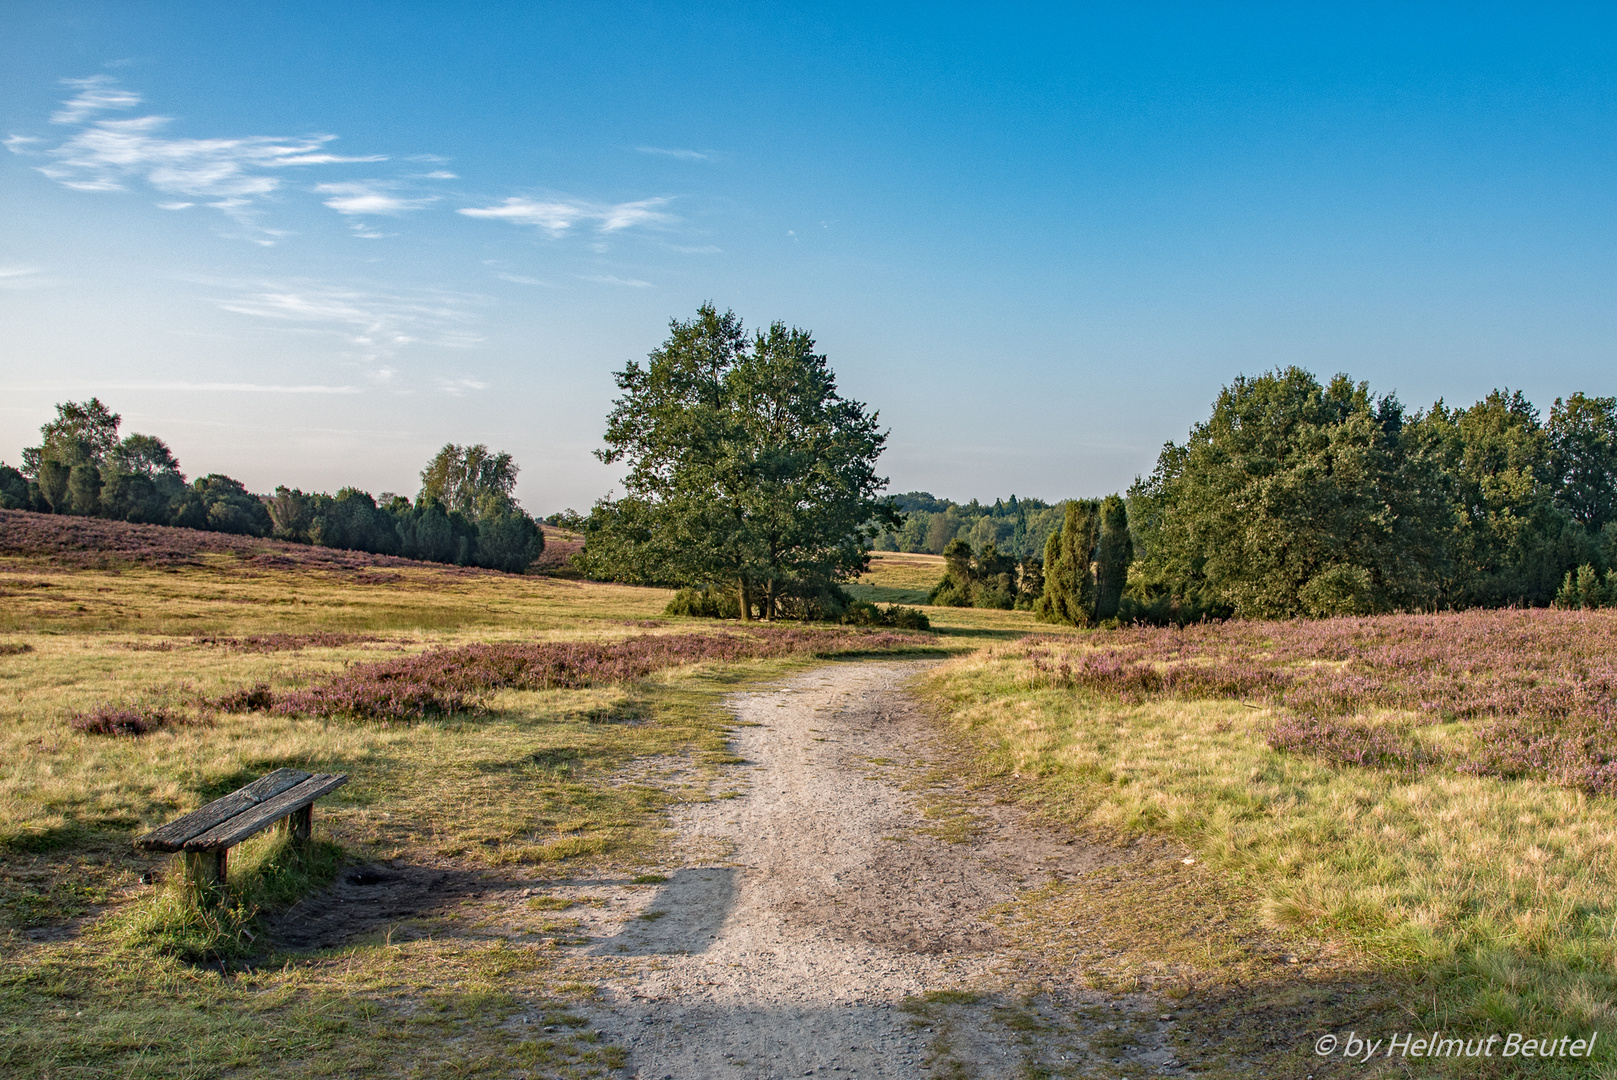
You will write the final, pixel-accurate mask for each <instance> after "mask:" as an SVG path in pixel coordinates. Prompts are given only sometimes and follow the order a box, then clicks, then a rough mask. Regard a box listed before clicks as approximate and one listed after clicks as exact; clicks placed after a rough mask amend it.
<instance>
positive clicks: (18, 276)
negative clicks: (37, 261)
mask: <svg viewBox="0 0 1617 1080" xmlns="http://www.w3.org/2000/svg"><path fill="white" fill-rule="evenodd" d="M48 283H49V282H48V280H47V279H46V277H45V272H44V271H43V270H41V269H40V268H39V267H37V266H0V289H32V288H34V287H35V286H38V285H45V284H48Z"/></svg>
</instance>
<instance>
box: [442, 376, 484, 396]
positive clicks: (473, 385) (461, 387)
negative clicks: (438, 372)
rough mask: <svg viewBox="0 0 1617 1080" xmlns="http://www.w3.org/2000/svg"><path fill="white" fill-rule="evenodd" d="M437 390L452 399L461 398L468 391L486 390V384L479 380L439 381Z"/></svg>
mask: <svg viewBox="0 0 1617 1080" xmlns="http://www.w3.org/2000/svg"><path fill="white" fill-rule="evenodd" d="M438 389H440V390H442V391H443V392H444V393H446V394H450V395H452V396H454V397H462V396H464V395H465V394H466V393H467V392H468V391H472V390H487V389H488V383H486V382H483V381H481V380H480V379H439V380H438Z"/></svg>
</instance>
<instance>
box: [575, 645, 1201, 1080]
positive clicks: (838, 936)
mask: <svg viewBox="0 0 1617 1080" xmlns="http://www.w3.org/2000/svg"><path fill="white" fill-rule="evenodd" d="M924 667H925V664H924V663H916V662H896V663H895V662H872V663H840V664H830V665H827V666H825V667H821V668H818V669H815V670H814V671H811V672H808V673H805V674H803V675H800V676H797V677H795V678H793V679H791V680H790V681H788V682H786V683H784V684H783V685H781V686H780V687H778V688H776V689H771V690H766V691H760V692H755V693H748V694H742V695H738V696H737V697H736V698H735V699H733V704H734V708H735V710H736V714H737V717H738V719H739V720H740V721H741V722H742V724H743V726H742V727H741V728H740V729H739V731H738V733H737V735H736V738H735V740H734V748H735V752H736V753H737V754H738V755H740V756H741V757H743V758H745V759H746V760H747V762H748V765H747V766H745V767H742V768H741V769H739V770H737V771H739V772H741V773H742V774H743V775H744V776H745V781H744V782H736V783H737V787H736V791H735V793H734V797H732V798H716V799H714V800H713V801H711V802H705V803H695V804H688V805H686V806H684V807H682V808H680V810H679V811H678V812H677V813H676V815H675V819H674V825H675V828H676V832H677V836H678V840H677V843H676V845H675V846H674V848H672V849H671V850H670V852H669V854H668V858H667V860H666V864H667V865H666V868H665V869H663V870H662V873H663V874H665V875H667V878H668V880H667V881H666V883H664V884H661V885H659V886H657V887H655V888H646V887H644V886H641V887H634V888H631V887H628V883H624V882H616V883H613V882H600V881H596V882H577V883H574V884H573V885H572V886H570V887H566V888H563V889H558V890H553V891H556V892H559V893H561V894H563V895H566V894H568V893H571V894H572V895H573V896H574V897H575V898H576V899H579V900H583V901H587V903H585V904H581V905H579V906H578V907H575V908H574V909H572V911H569V915H571V914H572V913H573V912H575V911H583V912H584V915H582V916H581V920H582V921H581V925H580V926H579V933H580V934H581V935H583V936H582V937H581V938H579V939H577V940H578V941H579V944H577V945H574V946H571V947H570V949H569V951H570V952H572V953H573V960H572V962H573V963H574V964H576V965H577V966H578V968H579V969H580V970H579V973H580V975H587V976H589V977H590V978H592V979H593V980H595V981H598V982H599V984H600V985H601V986H602V987H603V988H604V990H605V996H604V998H603V999H602V1001H601V1003H600V1005H599V1006H598V1007H597V1008H596V1009H595V1011H594V1014H593V1015H592V1017H591V1019H592V1022H593V1023H594V1024H595V1025H596V1026H597V1027H598V1028H599V1030H600V1032H601V1036H602V1037H603V1038H605V1039H607V1040H609V1041H611V1042H613V1043H616V1044H619V1045H621V1046H623V1047H625V1048H626V1049H627V1051H628V1054H629V1066H628V1070H627V1072H628V1075H630V1076H634V1077H641V1078H653V1077H657V1078H661V1077H674V1078H677V1080H688V1078H697V1077H731V1076H734V1077H785V1076H806V1075H809V1074H811V1073H813V1074H815V1075H820V1074H825V1075H831V1074H841V1075H846V1076H863V1077H912V1076H949V1075H953V1076H984V1077H988V1076H994V1077H998V1076H1023V1075H1078V1074H1080V1073H1081V1074H1083V1075H1095V1074H1096V1071H1097V1069H1098V1070H1099V1072H1100V1073H1101V1074H1106V1073H1112V1072H1118V1071H1121V1072H1124V1073H1127V1074H1130V1075H1141V1074H1159V1073H1166V1072H1175V1071H1177V1069H1176V1068H1175V1066H1174V1064H1173V1054H1172V1052H1171V1050H1170V1049H1168V1048H1167V1047H1166V1045H1165V1031H1164V1030H1163V1029H1164V1028H1165V1025H1157V1024H1155V1023H1154V1022H1151V1023H1146V1024H1145V1025H1144V1026H1143V1027H1142V1026H1141V1022H1140V1014H1141V1012H1142V1010H1146V1009H1150V1008H1151V1003H1150V1002H1149V1001H1146V1000H1144V999H1139V1000H1125V999H1122V998H1112V997H1105V996H1102V995H1098V994H1094V993H1089V992H1086V991H1084V990H1082V989H1081V988H1079V987H1077V986H1076V985H1075V986H1073V987H1069V988H1065V989H1060V990H1057V991H1055V992H1051V990H1050V988H1049V987H1048V986H1046V987H1045V988H1044V989H1043V990H1042V991H1041V992H1040V993H1039V994H1037V995H1032V996H1029V995H1027V994H1026V993H1025V986H1024V984H1023V983H1022V981H1021V974H1020V972H1021V970H1022V965H1021V963H1020V961H1021V960H1022V959H1023V958H1022V957H1020V956H1019V954H1018V949H1017V947H1016V946H1015V945H1014V944H1013V943H1012V942H1009V941H1008V940H1006V938H1005V936H1004V935H1003V934H1002V933H1001V931H1000V929H999V928H998V927H997V926H996V923H995V920H994V917H993V916H994V913H995V909H996V908H997V907H998V906H1000V905H1003V904H1005V903H1007V902H1009V901H1012V900H1013V899H1014V898H1015V897H1016V896H1017V895H1018V894H1019V893H1020V892H1022V891H1024V890H1027V889H1034V888H1039V887H1042V886H1045V885H1047V884H1049V883H1050V882H1051V881H1053V880H1055V879H1057V878H1060V877H1063V876H1068V875H1073V874H1078V873H1082V872H1084V871H1086V870H1089V869H1091V868H1093V867H1095V866H1096V865H1098V864H1099V863H1100V861H1102V860H1103V859H1105V858H1106V856H1105V854H1104V853H1103V852H1101V851H1099V850H1096V849H1091V848H1088V847H1086V846H1084V845H1082V844H1073V843H1071V842H1069V841H1064V840H1063V839H1062V838H1061V837H1059V836H1055V835H1052V834H1049V833H1046V832H1043V831H1041V830H1039V829H1037V828H1034V827H1032V826H1030V825H1028V824H1027V823H1025V822H1024V821H1022V820H1021V815H1020V813H1019V812H1018V811H1016V810H1014V809H1013V808H1010V807H1005V806H995V805H993V804H991V803H985V802H984V801H983V800H981V799H977V800H974V801H973V800H971V798H970V796H964V797H965V798H966V799H967V802H966V803H965V804H964V805H963V804H962V801H961V799H962V795H961V793H959V792H955V793H952V794H947V795H944V794H940V792H939V791H938V790H936V789H935V788H933V787H931V786H930V785H929V783H928V771H927V770H928V765H929V762H930V761H932V760H933V759H934V758H935V755H936V754H937V752H938V751H940V749H941V748H940V747H938V746H937V744H936V742H935V740H934V735H933V733H932V729H931V728H930V726H929V724H928V722H927V721H926V719H925V717H924V716H923V715H922V714H921V713H920V711H919V709H918V708H917V706H916V705H915V704H914V703H913V702H912V701H911V700H910V699H909V698H907V697H906V695H905V694H904V692H903V686H904V684H905V683H906V682H907V681H908V680H909V679H911V678H913V677H914V676H915V675H916V674H918V673H919V671H920V670H921V669H922V668H924ZM585 939H587V941H588V943H587V944H585V943H584V941H585ZM1153 1011H1154V1010H1153ZM1151 1020H1152V1021H1154V1020H1155V1018H1154V1017H1152V1018H1151ZM1123 1030H1126V1031H1127V1032H1128V1037H1127V1038H1126V1039H1125V1038H1121V1037H1120V1034H1119V1033H1120V1032H1121V1031H1123Z"/></svg>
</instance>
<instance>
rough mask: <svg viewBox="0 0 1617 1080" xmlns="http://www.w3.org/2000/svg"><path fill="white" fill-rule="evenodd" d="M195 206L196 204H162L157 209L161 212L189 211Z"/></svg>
mask: <svg viewBox="0 0 1617 1080" xmlns="http://www.w3.org/2000/svg"><path fill="white" fill-rule="evenodd" d="M195 205H196V203H194V202H160V203H158V204H157V208H158V209H159V210H189V209H190V208H191V207H193V206H195Z"/></svg>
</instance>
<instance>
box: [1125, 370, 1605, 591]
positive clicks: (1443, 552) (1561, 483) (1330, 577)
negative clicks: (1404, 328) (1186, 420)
mask: <svg viewBox="0 0 1617 1080" xmlns="http://www.w3.org/2000/svg"><path fill="white" fill-rule="evenodd" d="M1614 447H1617V401H1614V400H1613V399H1610V398H1590V397H1586V396H1584V395H1582V394H1574V395H1572V396H1571V397H1570V398H1568V399H1566V400H1565V401H1562V400H1557V402H1556V404H1555V408H1554V409H1553V410H1552V412H1551V417H1550V423H1549V424H1548V425H1545V424H1544V423H1542V422H1541V420H1540V417H1539V414H1538V412H1537V410H1536V409H1534V408H1533V406H1532V404H1531V403H1530V402H1529V401H1528V400H1527V399H1526V398H1525V397H1524V396H1523V395H1522V394H1521V393H1520V392H1519V391H1518V392H1512V391H1509V390H1495V391H1494V392H1492V393H1490V394H1489V395H1488V396H1487V397H1486V398H1484V399H1483V400H1482V401H1479V402H1477V403H1476V404H1475V405H1473V406H1471V407H1470V408H1449V407H1448V406H1446V405H1445V404H1444V403H1443V402H1442V401H1439V402H1437V403H1436V404H1435V405H1433V406H1432V407H1431V408H1430V409H1429V410H1426V411H1424V412H1416V413H1414V414H1413V415H1409V414H1406V413H1405V410H1404V408H1403V406H1402V405H1401V404H1400V403H1399V402H1398V400H1397V399H1396V398H1395V397H1393V396H1391V395H1386V396H1380V397H1378V396H1376V395H1373V394H1371V393H1370V391H1369V388H1368V386H1367V385H1366V384H1365V383H1362V382H1361V383H1354V382H1353V381H1351V380H1350V379H1348V378H1347V376H1345V375H1338V376H1336V377H1335V378H1333V379H1332V380H1331V381H1330V382H1329V383H1326V384H1323V385H1322V384H1321V383H1320V382H1319V381H1318V380H1317V379H1315V378H1314V376H1313V375H1311V374H1309V373H1308V372H1306V371H1303V370H1302V369H1300V368H1295V367H1292V368H1286V369H1283V370H1277V371H1272V372H1267V373H1265V374H1262V375H1258V376H1253V377H1245V376H1243V377H1241V378H1238V379H1236V380H1235V381H1234V382H1233V383H1232V384H1231V385H1229V386H1228V387H1225V388H1224V390H1223V391H1222V392H1221V393H1220V394H1219V397H1218V400H1217V401H1216V402H1215V403H1214V406H1213V412H1212V415H1211V416H1210V417H1209V418H1208V419H1207V420H1205V421H1203V422H1202V423H1199V424H1197V425H1196V426H1195V427H1193V428H1192V429H1191V432H1190V437H1189V438H1188V439H1187V440H1186V441H1185V443H1184V444H1183V445H1176V444H1173V443H1169V444H1168V445H1167V446H1165V447H1164V448H1163V451H1162V454H1161V456H1160V457H1159V458H1158V460H1157V467H1156V470H1155V472H1153V473H1152V474H1151V476H1150V477H1148V478H1145V479H1143V480H1140V481H1137V482H1136V483H1135V485H1134V487H1133V488H1132V489H1131V490H1130V492H1129V504H1130V505H1129V513H1130V517H1131V519H1132V522H1133V529H1134V533H1135V537H1136V539H1137V540H1138V541H1139V546H1140V549H1141V552H1140V553H1141V555H1142V558H1141V559H1140V560H1139V562H1137V563H1136V565H1135V567H1134V568H1133V570H1132V571H1131V573H1130V578H1129V593H1130V600H1131V603H1132V605H1133V610H1135V611H1137V612H1140V613H1143V614H1147V615H1148V616H1149V617H1158V618H1161V617H1173V618H1181V619H1182V618H1195V617H1199V616H1201V615H1219V614H1230V613H1233V614H1237V615H1242V616H1249V617H1256V618H1269V617H1289V616H1293V615H1336V614H1355V613H1365V612H1373V611H1389V610H1409V609H1421V608H1428V609H1429V608H1438V607H1467V606H1475V605H1498V604H1545V603H1549V602H1551V600H1553V599H1554V597H1555V596H1556V593H1557V589H1558V587H1559V586H1561V585H1562V584H1563V583H1564V581H1565V579H1566V574H1567V573H1568V572H1569V571H1570V570H1573V569H1576V568H1577V567H1579V566H1580V565H1581V564H1584V563H1588V564H1590V565H1591V566H1592V567H1594V568H1597V569H1598V568H1600V567H1603V566H1605V565H1607V564H1608V563H1609V562H1610V561H1611V559H1612V556H1613V555H1617V523H1614V522H1613V513H1614V510H1617V504H1614V500H1617V454H1614ZM1593 572H1594V571H1593V570H1591V573H1593Z"/></svg>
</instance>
